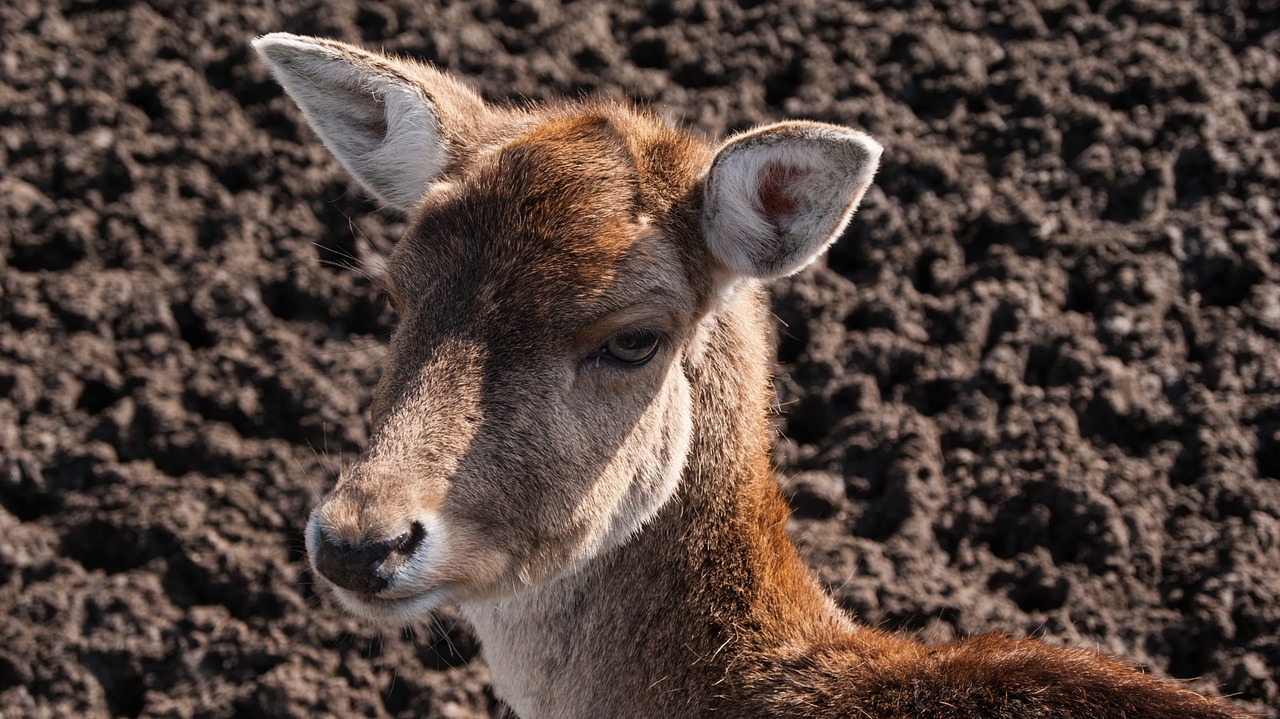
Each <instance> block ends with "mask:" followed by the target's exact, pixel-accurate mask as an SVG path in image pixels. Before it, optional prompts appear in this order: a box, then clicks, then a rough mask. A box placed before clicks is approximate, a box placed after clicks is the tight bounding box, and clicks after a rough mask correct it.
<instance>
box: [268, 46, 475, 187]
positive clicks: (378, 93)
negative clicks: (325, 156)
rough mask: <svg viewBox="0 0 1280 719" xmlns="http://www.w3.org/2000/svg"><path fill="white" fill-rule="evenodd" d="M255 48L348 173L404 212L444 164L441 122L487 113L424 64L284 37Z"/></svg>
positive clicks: (447, 155) (445, 144) (447, 151)
mask: <svg viewBox="0 0 1280 719" xmlns="http://www.w3.org/2000/svg"><path fill="white" fill-rule="evenodd" d="M253 48H254V49H255V50H257V51H258V55H259V56H261V57H262V59H263V61H264V62H266V64H267V65H268V66H270V68H271V71H272V73H273V74H274V75H275V77H276V79H277V80H278V81H279V82H280V84H281V85H282V86H283V87H284V89H285V92H287V93H288V94H289V96H290V97H291V98H293V101H294V102H296V103H297V104H298V107H299V108H301V110H302V114H303V115H304V116H305V117H306V118H307V122H308V123H309V124H310V125H311V128H312V129H313V130H315V132H316V134H317V135H319V136H320V139H321V140H322V141H323V142H324V144H325V146H326V147H328V148H329V151H330V152H332V153H333V154H334V156H335V157H337V158H338V160H339V161H340V162H341V163H342V165H343V167H345V168H346V169H347V172H349V173H351V176H352V177H354V178H355V179H356V180H357V181H359V182H360V184H362V185H364V187H365V188H366V189H367V190H369V192H371V193H372V194H373V195H374V196H376V197H377V198H378V199H380V200H382V201H383V202H385V203H387V204H388V205H390V206H392V207H395V208H396V209H398V210H401V211H403V212H409V211H410V210H412V209H413V207H414V205H415V204H417V202H418V200H419V199H421V198H422V196H423V195H424V194H425V193H426V191H427V186H428V185H429V184H430V183H431V182H432V181H434V180H435V179H436V178H437V177H438V176H439V175H440V174H441V172H442V171H443V170H444V169H445V167H446V166H447V165H448V163H449V160H450V153H451V151H452V150H453V149H454V148H451V147H450V145H449V143H448V141H447V140H446V139H445V135H444V133H442V132H441V124H442V119H445V120H452V119H453V116H455V115H461V116H463V117H465V118H466V119H464V120H463V121H462V122H463V124H471V125H474V124H475V123H476V122H478V121H479V120H478V119H477V118H480V117H483V116H485V115H486V114H487V112H488V109H487V108H486V107H485V104H484V102H483V101H482V100H481V99H480V98H479V96H477V95H476V94H475V93H474V92H472V91H470V90H468V89H466V88H465V87H463V86H462V85H461V84H459V83H458V82H456V81H454V80H453V79H451V78H449V77H448V76H446V75H444V74H443V73H441V72H438V71H436V70H433V69H431V68H429V67H426V66H425V65H419V64H417V63H412V62H407V61H402V60H396V59H394V58H390V57H386V56H383V55H377V54H374V53H370V52H366V51H364V50H361V49H359V48H356V47H353V46H351V45H347V44H344V43H340V42H334V41H331V40H321V39H318V38H307V37H300V36H297V35H291V34H289V33H282V32H278V33H272V34H270V35H266V36H263V37H260V38H258V39H257V40H254V41H253ZM442 116H447V117H442ZM467 116H469V117H467Z"/></svg>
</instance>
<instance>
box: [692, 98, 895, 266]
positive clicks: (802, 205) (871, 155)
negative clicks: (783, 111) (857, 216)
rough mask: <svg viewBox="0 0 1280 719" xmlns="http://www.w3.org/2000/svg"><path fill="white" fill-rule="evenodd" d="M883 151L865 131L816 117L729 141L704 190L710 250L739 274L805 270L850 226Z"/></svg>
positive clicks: (784, 123)
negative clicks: (828, 123)
mask: <svg viewBox="0 0 1280 719" xmlns="http://www.w3.org/2000/svg"><path fill="white" fill-rule="evenodd" d="M880 153H881V147H880V144H879V143H877V142H876V141H875V140H873V139H871V137H869V136H868V135H866V134H864V133H862V132H859V131H857V130H852V129H849V128H845V127H839V126H837V125H827V124H823V123H816V122H782V123H778V124H775V125H768V126H765V127H762V128H759V129H757V130H755V131H753V132H749V133H746V134H743V135H739V136H737V137H733V138H731V139H730V140H728V141H727V142H725V144H724V145H722V146H721V148H720V150H719V152H718V153H717V154H716V157H715V160H713V161H712V163H711V168H710V170H709V171H708V173H707V177H706V184H705V187H704V192H705V195H704V204H703V216H702V227H703V232H704V234H705V236H706V239H707V242H708V244H709V246H710V249H711V253H712V255H714V256H715V257H716V259H717V260H719V261H720V262H721V263H722V264H723V265H724V266H725V267H727V268H728V269H729V271H730V272H732V273H733V274H734V275H735V276H737V277H746V278H758V279H773V278H777V277H784V276H786V275H790V274H793V273H795V272H798V271H800V270H801V269H803V268H804V267H806V266H807V265H808V264H809V263H811V262H813V261H814V260H815V259H817V258H818V257H819V256H821V254H822V253H823V252H824V251H826V249H827V247H828V246H830V245H831V243H832V242H834V241H835V240H836V239H837V238H838V237H839V236H840V234H841V233H842V232H843V231H844V228H845V226H846V225H848V223H849V220H850V218H852V217H853V213H854V210H855V209H856V208H857V206H858V203H859V202H861V201H862V197H863V195H864V194H865V193H866V191H867V188H868V187H870V186H871V180H872V178H873V177H874V176H875V171H876V167H877V166H878V164H879V160H880Z"/></svg>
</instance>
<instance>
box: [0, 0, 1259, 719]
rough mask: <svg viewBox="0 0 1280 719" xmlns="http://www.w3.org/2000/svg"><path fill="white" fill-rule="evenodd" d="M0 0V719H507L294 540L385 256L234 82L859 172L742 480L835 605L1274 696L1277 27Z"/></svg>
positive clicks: (1254, 697)
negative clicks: (622, 132) (770, 422)
mask: <svg viewBox="0 0 1280 719" xmlns="http://www.w3.org/2000/svg"><path fill="white" fill-rule="evenodd" d="M642 4H643V5H644V8H643V9H630V8H626V7H623V6H622V5H621V4H619V5H617V6H598V5H594V4H590V3H587V2H575V3H569V4H566V5H565V6H564V7H561V6H560V5H558V4H556V3H555V2H554V0H528V1H527V2H520V3H515V4H505V3H497V2H494V1H492V0H482V1H480V2H475V3H470V4H448V6H447V7H440V5H441V3H439V2H434V1H432V2H407V1H406V2H388V3H381V4H375V3H355V2H352V1H351V0H338V1H326V2H312V3H306V2H301V1H297V0H283V1H282V2H280V3H278V4H277V3H271V4H269V5H270V6H271V7H272V8H274V9H262V8H260V7H258V4H257V3H245V4H243V5H237V4H232V3H207V2H180V1H178V0H158V1H157V2H153V3H143V2H127V1H125V2H104V3H93V2H85V1H79V0H77V1H67V2H63V3H61V5H60V6H56V5H57V4H56V3H43V2H36V1H35V0H9V1H7V2H5V3H3V4H2V5H0V67H2V69H0V163H2V164H3V167H4V173H3V176H2V177H0V218H3V222H2V225H0V271H2V273H3V275H2V277H3V279H2V282H0V322H2V325H0V534H2V539H0V610H3V611H2V613H0V715H3V716H5V717H20V716H33V717H35V716H67V717H73V716H74V717H101V716H128V717H135V716H148V717H155V716H173V717H179V716H181V717H186V716H201V717H224V716H232V715H240V716H297V717H315V716H324V715H338V716H353V715H359V716H369V717H386V716H398V717H409V716H426V717H464V716H476V715H487V714H491V713H496V712H499V711H500V710H501V707H500V704H499V703H498V702H497V700H496V699H495V698H494V696H493V694H492V692H491V691H490V689H489V688H488V686H487V684H486V680H487V672H486V670H485V669H484V667H483V665H482V663H481V662H480V660H479V659H478V652H477V648H476V645H475V643H474V641H473V640H472V639H471V638H470V637H469V635H468V634H467V630H466V628H465V627H463V626H459V624H458V622H457V620H456V618H454V617H453V616H452V615H450V614H447V613H446V614H444V615H442V616H441V617H440V618H439V619H438V620H437V621H435V622H433V623H430V624H424V625H423V626H422V627H419V628H418V629H416V631H415V632H412V633H407V634H404V635H398V634H394V635H388V636H382V635H380V634H379V633H378V632H377V631H375V630H373V629H372V628H370V627H368V626H364V625H362V624H360V623H359V622H356V621H354V620H352V619H349V618H346V617H344V616H343V614H342V613H341V612H340V611H338V609H337V608H335V607H334V606H333V605H332V603H330V602H329V601H328V600H327V599H325V598H324V597H322V596H320V595H319V593H318V592H317V591H316V589H315V587H314V586H313V584H312V582H311V580H310V578H309V576H308V573H307V571H306V570H305V569H304V563H303V561H302V553H301V537H300V530H301V528H302V527H303V524H304V521H305V517H306V514H307V512H308V509H309V507H310V505H311V504H312V503H313V502H314V501H315V499H316V496H317V493H318V492H321V491H323V490H324V489H325V488H326V487H327V486H328V485H329V484H330V483H331V482H332V480H333V477H334V475H335V472H337V471H338V469H339V467H341V466H342V464H343V463H344V462H345V461H348V460H350V459H351V458H352V457H353V456H354V455H355V454H356V453H357V452H358V451H359V449H360V447H361V445H362V443H363V442H364V441H365V439H366V432H367V427H366V418H365V415H364V413H363V408H364V407H365V405H366V404H367V402H368V399H369V395H370V389H371V387H372V385H373V383H374V381H375V379H376V377H377V374H378V360H379V358H380V356H381V355H382V352H383V349H382V348H381V345H380V342H381V341H382V339H383V338H384V337H385V335H386V332H387V328H388V323H389V321H390V315H389V311H388V310H387V309H385V308H384V307H383V305H382V304H381V303H380V302H379V300H378V299H377V296H376V294H375V293H374V292H373V291H372V289H371V287H370V285H369V282H368V281H366V280H365V278H364V277H363V276H362V275H361V273H360V272H359V271H357V270H353V269H352V265H354V264H356V262H357V258H358V257H360V256H362V255H363V252H364V250H363V249H362V247H363V246H364V244H365V241H367V244H368V245H369V246H372V247H373V248H376V249H382V250H385V249H386V248H387V247H389V246H390V243H391V242H392V241H393V239H394V238H395V237H396V235H397V233H398V232H399V231H400V230H401V229H402V225H401V224H400V223H399V222H397V221H396V220H395V219H391V218H387V217H386V216H384V215H379V214H377V213H376V212H375V211H374V207H373V205H372V204H371V203H369V202H367V201H365V200H363V199H361V195H360V194H359V193H358V192H357V191H356V190H355V189H354V187H353V186H352V185H350V184H349V183H348V182H347V181H346V180H345V179H344V178H343V175H342V173H341V172H340V169H339V167H338V166H337V164H336V163H335V162H334V161H333V160H331V159H330V158H329V157H328V156H327V155H326V153H325V151H324V150H323V148H322V147H321V145H320V143H319V142H318V141H317V140H316V138H315V137H314V136H313V135H312V134H311V133H310V132H309V131H308V130H306V129H303V127H302V125H301V123H300V119H301V118H300V114H299V113H298V112H297V111H296V109H295V108H294V107H293V106H292V105H291V104H290V103H289V101H288V100H287V99H286V98H285V97H284V96H283V95H282V94H281V92H280V91H279V90H278V89H277V87H276V86H275V84H274V83H273V82H272V81H271V80H270V78H269V77H268V75H267V72H266V70H265V68H263V67H262V66H261V65H259V64H258V63H256V62H255V61H254V59H253V57H252V56H251V53H250V52H249V50H248V48H247V42H248V41H249V40H250V39H251V38H252V37H253V36H254V35H255V34H259V33H263V32H267V31H272V30H289V31H293V32H298V33H307V34H316V35H324V36H328V37H334V38H339V39H343V40H348V41H354V42H364V43H367V44H369V45H371V46H374V47H383V48H386V49H388V50H393V51H399V52H403V53H407V54H411V55H415V56H419V57H424V58H426V59H429V60H431V61H433V62H435V63H438V64H440V65H442V66H444V67H446V68H448V69H450V70H453V71H455V72H457V73H459V74H461V75H463V76H464V77H466V78H468V79H469V80H471V81H472V82H473V83H474V84H475V85H476V86H477V87H478V88H479V89H481V90H482V91H483V92H484V93H485V94H486V95H487V96H488V97H490V98H493V99H496V100H510V99H516V98H522V97H525V98H534V99H539V98H547V97H553V96H563V95H575V94H578V93H581V92H603V93H606V94H609V95H613V96H617V97H632V98H638V99H640V100H642V101H645V102H649V103H652V104H653V106H654V107H655V108H657V109H658V110H659V111H660V112H662V113H664V114H666V115H668V116H670V117H671V118H673V119H674V120H677V121H681V122H684V123H686V124H688V125H689V126H690V127H692V128H693V129H694V130H696V131H698V132H701V133H705V134H707V135H708V136H712V135H719V134H721V133H723V132H725V131H728V130H733V129H740V128H744V127H747V126H749V125H751V124H753V123H758V122H762V121H767V120H773V119H778V118H783V117H809V118H815V119H820V120H827V121H833V122H839V123H845V124H849V125H854V126H857V127H860V128H863V129H865V130H867V131H868V132H870V133H872V134H874V135H875V136H877V137H878V138H880V139H881V140H882V141H883V142H884V144H885V145H886V146H887V148H888V149H887V152H886V154H885V162H884V167H883V169H882V171H881V173H880V176H879V180H878V184H877V187H876V188H874V189H873V190H872V192H871V194H870V195H869V196H868V198H867V200H866V202H865V205H864V209H862V210H861V212H860V213H859V215H858V218H857V220H856V221H855V223H854V226H853V227H852V228H851V229H850V231H849V233H848V235H847V236H846V237H845V238H844V240H843V241H842V242H841V243H840V244H839V245H838V246H837V247H836V248H835V249H834V250H833V252H832V253H831V256H830V257H829V260H828V262H826V263H825V265H823V266H820V267H817V268H814V269H811V270H809V271H807V272H805V273H803V274H802V275H801V276H799V277H797V278H794V279H792V280H789V281H786V282H783V283H781V284H780V285H779V287H778V289H777V293H776V298H777V299H776V309H775V311H776V314H777V315H778V317H779V318H780V319H781V320H782V321H783V322H785V329H784V330H782V332H781V333H780V337H779V349H778V351H779V359H780V367H779V379H778V382H777V387H778V394H779V404H780V406H781V407H782V409H783V415H782V418H781V419H780V420H779V428H780V430H781V432H782V436H781V437H780V438H779V440H778V465H779V469H780V475H781V476H782V477H784V478H785V481H784V483H785V485H786V488H787V491H788V494H789V496H790V497H791V499H792V502H793V506H794V507H795V509H796V514H795V517H794V519H793V521H792V524H791V528H792V530H793V533H794V535H795V536H796V537H797V538H798V539H799V540H800V542H801V543H802V544H803V546H804V549H805V551H806V552H807V554H808V555H809V556H810V557H811V558H812V561H813V563H814V565H815V566H817V567H818V570H819V572H820V573H821V576H822V578H823V580H824V581H825V582H826V583H827V584H829V585H830V586H831V588H832V590H833V591H834V592H835V593H836V595H837V596H838V597H839V599H840V601H841V602H842V603H843V604H844V605H845V606H847V607H848V608H849V609H851V610H852V611H854V612H856V613H857V614H858V615H859V616H861V617H862V618H864V619H865V620H867V621H870V622H874V623H879V624H884V625H887V626H890V627H898V628H902V629H904V630H908V631H919V632H921V633H922V634H923V635H924V636H925V637H927V638H933V639H942V638H947V637H951V636H954V635H958V634H964V633H971V632H982V631H988V630H993V629H1003V630H1007V631H1010V632H1015V633H1028V632H1031V633H1037V634H1039V635H1042V636H1044V637H1045V639H1046V640H1047V641H1051V642H1071V643H1075V644H1083V645H1088V646H1096V647H1101V648H1102V649H1105V650H1107V651H1111V652H1115V653H1118V654H1121V655H1124V656H1127V657H1130V658H1132V659H1134V660H1136V661H1138V662H1140V663H1142V664H1144V665H1145V666H1147V667H1149V668H1150V670H1151V671H1153V672H1156V673H1158V674H1162V675H1169V676H1174V677H1180V678H1194V679H1193V681H1192V686H1193V687H1195V688H1196V689H1198V690H1201V691H1204V692H1208V693H1211V694H1212V693H1221V694H1228V695H1234V696H1235V701H1236V702H1237V703H1238V704H1239V705H1240V706H1242V707H1244V708H1247V709H1250V710H1253V711H1256V712H1259V713H1261V714H1263V715H1264V716H1271V717H1275V716H1277V714H1276V713H1275V707H1277V706H1280V248H1278V245H1277V237H1278V236H1280V217H1278V215H1277V211H1278V210H1277V205H1276V203H1277V191H1276V187H1277V183H1280V100H1278V96H1280V5H1278V4H1277V2H1276V1H1275V0H1264V1H1260V2H1253V3H1250V2H1206V3H1191V2H1182V1H1180V0H1167V1H1162V0H1133V1H1132V2H1127V1H1125V0H1119V1H1114V2H1113V1H1107V2H1085V1H1084V0H1046V2H1043V3H1039V4H1038V9H1037V7H1035V6H1033V5H1032V4H1031V3H1029V2H1025V1H1023V0H990V1H988V2H982V1H977V0H974V1H965V0H961V1H960V2H955V3H940V4H939V5H938V6H937V7H933V6H930V5H927V4H923V3H913V2H908V3H900V2H890V1H888V0H869V1H868V2H866V3H859V4H853V3H836V2H828V1H825V0H783V1H780V2H776V3H746V5H750V7H743V6H740V5H739V4H736V3H731V2H728V0H705V1H704V2H693V1H689V0H656V1H650V2H646V3H642Z"/></svg>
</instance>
